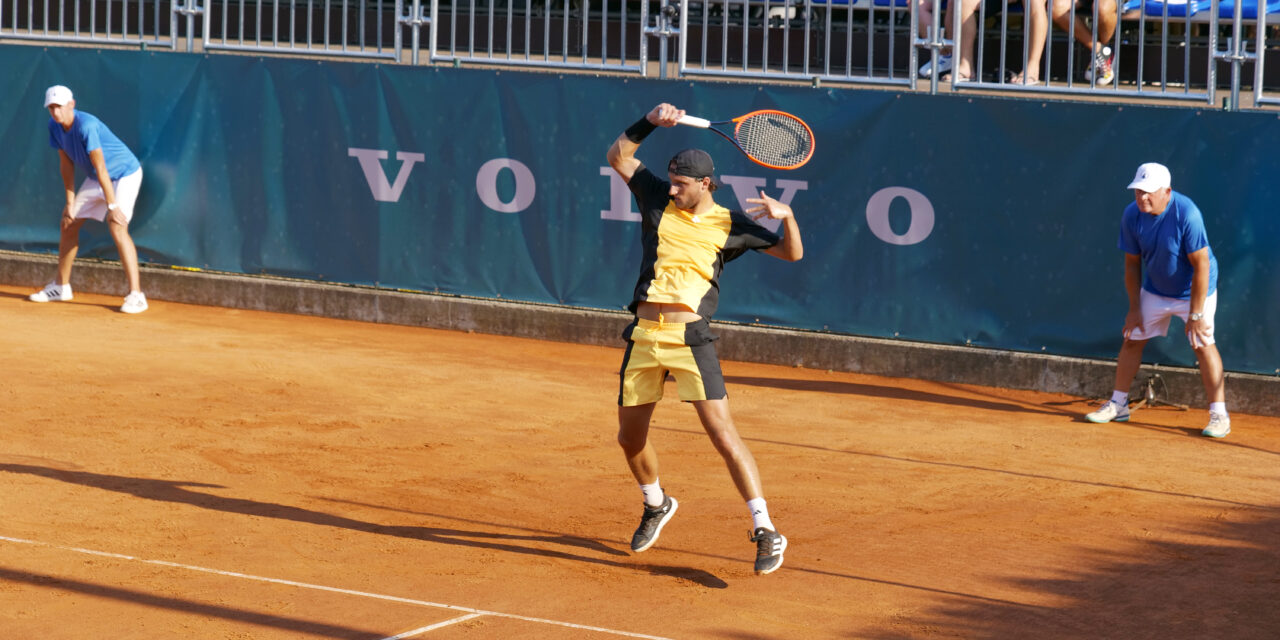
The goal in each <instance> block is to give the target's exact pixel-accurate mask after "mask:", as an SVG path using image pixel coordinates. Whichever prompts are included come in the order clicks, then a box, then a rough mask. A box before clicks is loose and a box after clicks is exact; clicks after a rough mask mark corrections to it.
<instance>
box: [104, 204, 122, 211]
mask: <svg viewBox="0 0 1280 640" xmlns="http://www.w3.org/2000/svg"><path fill="white" fill-rule="evenodd" d="M119 208H120V205H118V204H116V203H114V202H112V203H111V204H109V205H107V211H115V210H116V209H119Z"/></svg>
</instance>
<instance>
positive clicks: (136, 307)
mask: <svg viewBox="0 0 1280 640" xmlns="http://www.w3.org/2000/svg"><path fill="white" fill-rule="evenodd" d="M146 310H147V296H146V294H144V293H142V292H141V291H134V292H133V293H130V294H129V295H127V296H125V297H124V304H122V305H120V311H122V312H124V313H142V312H143V311H146Z"/></svg>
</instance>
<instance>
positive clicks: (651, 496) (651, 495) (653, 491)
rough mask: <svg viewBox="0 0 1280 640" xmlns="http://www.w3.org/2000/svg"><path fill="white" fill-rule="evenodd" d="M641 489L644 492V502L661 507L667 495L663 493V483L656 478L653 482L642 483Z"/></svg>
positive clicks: (647, 504)
mask: <svg viewBox="0 0 1280 640" xmlns="http://www.w3.org/2000/svg"><path fill="white" fill-rule="evenodd" d="M640 490H641V491H643V492H644V503H645V505H646V506H650V507H661V506H662V501H663V499H665V498H666V495H665V494H663V493H662V485H661V484H660V483H659V482H658V481H657V480H654V481H653V484H642V485H640Z"/></svg>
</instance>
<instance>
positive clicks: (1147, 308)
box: [1129, 289, 1218, 348]
mask: <svg viewBox="0 0 1280 640" xmlns="http://www.w3.org/2000/svg"><path fill="white" fill-rule="evenodd" d="M1139 304H1140V305H1141V306H1142V326H1141V327H1138V328H1137V329H1134V330H1133V333H1131V334H1129V339H1130V340H1148V339H1151V338H1154V337H1156V336H1163V335H1167V334H1168V333H1169V321H1170V320H1171V319H1172V318H1173V317H1174V316H1178V317H1179V318H1182V321H1183V322H1186V321H1187V314H1189V313H1191V301H1190V300H1179V299H1177V298H1166V297H1164V296H1160V295H1156V294H1154V293H1151V292H1150V291H1147V290H1146V289H1143V290H1142V293H1141V295H1140V296H1139ZM1217 310H1218V292H1217V291H1214V292H1213V293H1211V294H1209V296H1208V297H1206V298H1205V299H1204V309H1203V310H1201V312H1200V313H1201V314H1203V316H1204V317H1203V318H1201V319H1200V324H1202V325H1204V329H1205V333H1207V334H1208V335H1209V339H1208V341H1207V342H1206V343H1205V344H1204V345H1198V344H1196V343H1195V342H1194V341H1192V339H1191V336H1189V335H1188V336H1187V342H1189V343H1191V347H1192V348H1197V347H1200V346H1206V347H1207V346H1209V345H1211V344H1213V343H1214V338H1213V314H1214V312H1216V311H1217Z"/></svg>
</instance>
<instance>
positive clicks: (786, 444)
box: [0, 426, 1263, 507]
mask: <svg viewBox="0 0 1280 640" xmlns="http://www.w3.org/2000/svg"><path fill="white" fill-rule="evenodd" d="M650 429H652V430H654V431H669V432H671V433H681V434H686V435H699V436H701V435H705V434H704V433H703V432H702V431H695V430H692V429H677V428H673V427H659V426H653V427H650ZM742 439H743V440H745V441H747V442H753V443H755V442H758V443H761V444H767V445H771V446H778V447H793V448H800V449H811V450H814V451H825V452H829V453H839V454H845V455H851V456H864V457H868V458H877V459H880V460H892V461H895V462H905V463H909V464H918V465H928V466H935V467H946V468H950V469H967V470H969V471H983V472H986V473H999V474H1002V475H1009V476H1016V477H1019V478H1032V479H1035V480H1049V481H1052V482H1064V483H1069V484H1077V485H1084V486H1090V487H1103V488H1107V489H1121V490H1124V491H1137V492H1141V493H1149V494H1156V495H1162V496H1173V497H1177V498H1192V499H1195V500H1205V501H1208V502H1218V503H1222V504H1230V505H1236V506H1241V507H1263V505H1257V504H1250V503H1248V502H1237V501H1235V500H1227V499H1224V498H1215V497H1212V496H1199V495H1195V494H1190V493H1180V492H1177V491H1161V490H1159V489H1147V488H1145V487H1133V486H1127V485H1122V484H1113V483H1110V482H1096V481H1093V480H1079V479H1075V478H1059V477H1056V476H1050V475H1045V474H1042V473H1028V472H1025V471H1011V470H1008V469H995V468H992V467H979V466H977V465H971V464H960V463H958V462H943V461H941V460H920V459H917V458H907V457H904V456H892V455H888V454H884V453H871V452H868V451H854V450H852V449H836V448H833V447H824V446H822V445H816V444H804V443H799V442H788V441H783V440H767V439H765V438H749V437H746V436H743V437H742ZM3 469H4V465H0V470H3Z"/></svg>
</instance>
